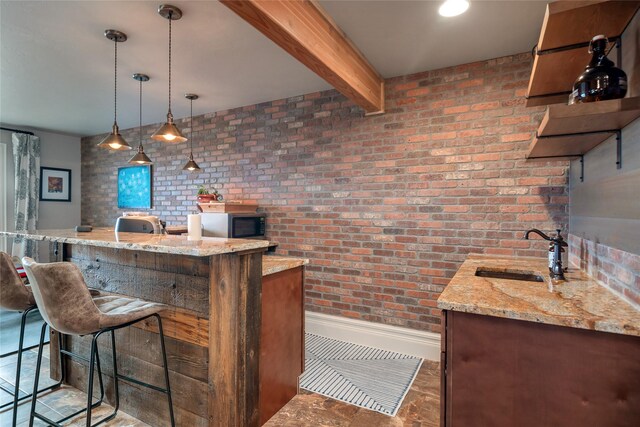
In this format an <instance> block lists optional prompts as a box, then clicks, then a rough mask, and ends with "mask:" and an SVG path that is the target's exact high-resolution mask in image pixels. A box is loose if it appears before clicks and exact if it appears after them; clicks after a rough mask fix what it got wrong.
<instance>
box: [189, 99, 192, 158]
mask: <svg viewBox="0 0 640 427" xmlns="http://www.w3.org/2000/svg"><path fill="white" fill-rule="evenodd" d="M190 101H191V135H189V136H190V137H191V138H189V139H191V155H193V99H190Z"/></svg>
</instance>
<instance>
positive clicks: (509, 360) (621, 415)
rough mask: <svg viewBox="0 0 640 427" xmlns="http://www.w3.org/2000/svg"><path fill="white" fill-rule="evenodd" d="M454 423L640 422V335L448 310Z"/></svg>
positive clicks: (580, 426) (521, 426) (620, 425)
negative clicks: (634, 335)
mask: <svg viewBox="0 0 640 427" xmlns="http://www.w3.org/2000/svg"><path fill="white" fill-rule="evenodd" d="M446 351H447V366H446V377H447V379H446V388H447V390H446V396H445V398H446V407H445V411H446V415H445V417H446V425H447V426H454V427H459V426H475V427H482V426H490V427H502V426H504V427H513V426H518V427H545V426H549V427H555V426H563V427H585V426H593V427H600V426H607V427H614V426H615V427H627V426H628V427H632V426H633V427H636V426H638V420H640V338H639V337H633V336H628V335H620V334H611V333H605V332H596V331H589V330H585V329H576V328H569V327H560V326H552V325H543V324H540V323H534V322H525V321H519V320H510V319H502V318H496V317H490V316H480V315H474V314H467V313H460V312H452V311H450V312H448V314H447V342H446Z"/></svg>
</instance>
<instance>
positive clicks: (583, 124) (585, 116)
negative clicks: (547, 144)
mask: <svg viewBox="0 0 640 427" xmlns="http://www.w3.org/2000/svg"><path fill="white" fill-rule="evenodd" d="M638 117H640V97H636V98H623V99H611V100H608V101H598V102H585V103H582V104H575V105H550V106H549V108H547V112H546V113H545V115H544V118H543V119H542V122H541V123H540V127H539V128H538V135H539V136H553V135H561V134H567V133H582V132H594V131H601V130H611V129H622V128H624V127H625V126H627V125H628V124H629V123H631V122H632V121H634V120H635V119H637V118H638Z"/></svg>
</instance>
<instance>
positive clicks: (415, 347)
mask: <svg viewBox="0 0 640 427" xmlns="http://www.w3.org/2000/svg"><path fill="white" fill-rule="evenodd" d="M305 330H306V332H309V333H311V334H316V335H320V336H323V337H327V338H333V339H336V340H341V341H348V342H352V343H354V344H360V345H366V346H369V347H374V348H380V349H382V350H387V351H395V352H398V353H403V354H409V355H411V356H416V357H421V358H423V359H427V360H436V361H439V360H440V334H436V333H434V332H425V331H418V330H415V329H409V328H402V327H399V326H391V325H385V324H382V323H374V322H366V321H364V320H357V319H350V318H347V317H340V316H331V315H328V314H322V313H316V312H313V311H306V312H305Z"/></svg>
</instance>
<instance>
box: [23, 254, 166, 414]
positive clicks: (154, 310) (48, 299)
mask: <svg viewBox="0 0 640 427" xmlns="http://www.w3.org/2000/svg"><path fill="white" fill-rule="evenodd" d="M22 264H23V266H24V269H25V271H26V272H27V277H29V281H30V282H31V286H32V288H33V295H34V297H35V300H36V302H37V303H38V307H40V312H41V313H42V317H43V318H44V320H45V321H46V322H47V323H48V324H49V326H50V327H51V328H53V329H55V330H57V331H58V332H60V333H61V334H66V335H76V336H85V335H91V336H92V337H93V338H92V340H91V350H90V355H89V378H88V384H87V408H86V409H83V410H82V411H86V412H87V419H86V426H87V427H94V426H97V425H98V424H102V423H104V422H106V421H109V420H111V419H113V418H114V417H115V416H116V414H117V412H118V408H119V405H120V394H119V390H118V380H120V379H122V380H125V381H128V382H131V383H134V384H137V385H141V386H144V387H147V388H150V389H152V390H156V391H158V392H161V393H164V394H166V395H167V401H168V403H169V416H170V419H171V426H175V420H174V416H173V404H172V401H171V387H170V385H169V369H168V367H167V352H166V349H165V342H164V333H163V330H162V319H161V318H160V315H159V314H158V313H159V312H160V311H162V310H165V309H166V308H167V306H166V305H164V304H159V303H153V302H147V301H143V300H140V299H136V298H126V297H120V296H100V297H94V298H92V297H91V294H90V292H89V289H88V288H87V285H86V283H85V281H84V278H83V277H82V273H81V272H80V269H79V268H78V267H77V266H76V265H75V264H72V263H70V262H55V263H48V264H39V263H37V262H35V261H34V260H33V259H31V258H28V257H25V258H23V259H22ZM149 317H155V318H156V319H157V321H158V331H159V334H160V345H161V349H162V361H163V365H164V366H163V368H164V380H165V388H160V387H158V386H155V385H152V384H148V383H145V382H142V381H139V380H137V379H135V378H131V377H128V376H125V375H121V374H118V365H117V354H116V337H115V333H114V331H116V330H118V329H122V328H125V327H127V326H130V325H133V324H134V323H137V322H139V321H141V320H144V319H147V318H149ZM105 332H110V333H111V348H112V354H113V378H114V394H115V405H114V411H113V413H112V414H110V415H108V416H106V417H105V418H103V419H101V420H100V421H98V422H97V423H95V424H93V425H92V424H91V408H92V403H91V402H92V399H93V396H92V395H93V376H94V360H95V359H97V358H98V338H99V337H100V336H101V335H102V334H104V333H105ZM43 341H44V328H43V329H42V332H41V335H40V345H39V348H38V361H37V364H36V375H35V381H34V386H33V387H34V390H36V389H37V387H38V380H39V376H40V365H41V361H42V346H43ZM99 377H100V376H99ZM35 418H38V419H40V420H42V421H44V422H46V423H49V424H51V425H53V426H58V427H59V426H60V424H59V423H60V422H63V421H65V420H66V419H68V417H66V418H65V419H63V420H58V421H52V420H50V419H48V418H46V417H45V416H43V415H41V414H39V413H37V412H36V398H35V396H34V398H33V400H32V404H31V415H30V419H29V427H31V426H33V422H34V419H35Z"/></svg>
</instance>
